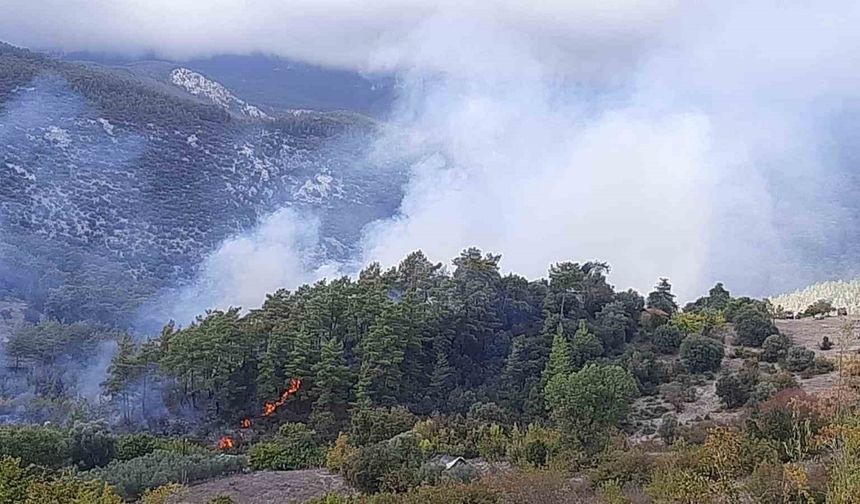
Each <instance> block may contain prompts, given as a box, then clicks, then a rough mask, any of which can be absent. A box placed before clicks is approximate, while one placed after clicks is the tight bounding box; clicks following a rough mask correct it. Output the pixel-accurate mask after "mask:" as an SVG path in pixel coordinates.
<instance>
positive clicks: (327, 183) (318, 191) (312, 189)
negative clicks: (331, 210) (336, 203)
mask: <svg viewBox="0 0 860 504" xmlns="http://www.w3.org/2000/svg"><path fill="white" fill-rule="evenodd" d="M295 196H296V198H297V199H299V200H302V201H306V202H308V203H321V202H323V201H324V200H327V199H329V198H340V197H342V196H343V188H342V187H341V185H340V182H339V181H338V180H337V179H336V178H334V177H332V176H331V175H329V174H327V173H317V174H316V175H314V177H313V178H311V179H309V180H307V181H305V183H304V184H302V186H301V187H300V188H299V189H298V190H297V191H296V192H295Z"/></svg>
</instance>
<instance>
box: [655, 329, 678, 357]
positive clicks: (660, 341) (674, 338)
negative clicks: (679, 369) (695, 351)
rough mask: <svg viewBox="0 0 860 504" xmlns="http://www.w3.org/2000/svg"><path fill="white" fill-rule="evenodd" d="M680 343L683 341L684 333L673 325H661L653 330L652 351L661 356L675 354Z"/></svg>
mask: <svg viewBox="0 0 860 504" xmlns="http://www.w3.org/2000/svg"><path fill="white" fill-rule="evenodd" d="M682 341H684V333H683V332H681V329H679V328H678V327H677V326H675V325H674V324H664V325H661V326H660V327H658V328H657V329H655V330H654V336H653V337H652V338H651V342H652V343H653V344H654V349H655V350H657V351H658V352H660V353H662V354H673V353H675V352H677V351H678V348H680V346H681V342H682Z"/></svg>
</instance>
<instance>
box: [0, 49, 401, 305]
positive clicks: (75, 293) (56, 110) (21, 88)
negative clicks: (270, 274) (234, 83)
mask: <svg viewBox="0 0 860 504" xmlns="http://www.w3.org/2000/svg"><path fill="white" fill-rule="evenodd" d="M177 75H178V76H181V77H188V79H179V80H180V81H181V83H186V84H187V83H188V82H192V83H193V84H194V85H196V86H201V85H202V86H206V89H208V90H209V91H210V92H214V91H218V92H220V93H222V94H221V95H220V96H222V97H232V98H230V99H228V101H227V102H226V103H211V96H209V95H205V96H197V97H194V96H192V95H189V94H186V93H185V92H182V91H179V88H176V89H175V90H169V89H167V86H166V85H164V84H163V83H157V82H155V81H150V80H147V79H145V78H140V77H138V76H135V75H132V74H130V73H128V72H122V71H116V70H113V69H108V68H99V67H96V66H93V65H79V64H72V63H67V62H61V61H58V60H54V59H51V58H48V57H45V56H43V55H39V54H35V53H32V52H29V51H26V50H22V49H17V48H14V47H11V46H8V45H0V181H2V183H0V237H2V240H0V241H2V243H0V279H2V282H3V283H4V284H5V288H6V290H8V291H10V292H14V293H16V294H19V295H23V296H25V297H26V298H27V299H29V300H31V301H32V302H35V303H36V304H37V305H38V306H40V308H43V309H44V310H45V311H46V312H47V313H49V314H52V315H56V316H63V317H67V318H77V317H94V318H99V319H109V320H111V321H117V320H119V319H121V318H122V317H123V314H124V313H127V312H128V310H129V309H130V308H131V307H133V306H136V305H137V304H139V303H140V302H141V300H142V299H145V298H146V297H147V296H149V295H151V293H153V292H154V291H155V290H157V289H159V288H161V287H164V286H166V285H170V284H172V283H175V282H177V281H180V280H182V279H185V278H188V277H189V276H190V275H192V274H193V272H194V269H195V266H196V265H197V264H198V263H199V261H200V260H201V258H202V257H204V256H205V255H206V254H207V253H208V252H209V251H211V250H212V249H213V247H214V246H215V245H217V243H219V242H220V241H221V240H223V239H224V238H225V237H226V236H228V235H230V234H232V233H235V232H237V231H241V230H244V229H248V228H249V227H251V226H253V225H254V223H255V222H256V221H257V220H258V219H259V218H260V217H261V216H263V215H266V214H267V213H269V212H272V211H273V210H275V209H277V208H280V207H283V206H292V207H294V208H296V209H297V210H300V211H307V212H312V213H314V214H315V215H317V216H318V217H319V219H320V225H321V232H322V234H323V236H324V237H325V238H327V240H326V242H327V243H329V244H330V245H331V246H329V247H327V249H326V250H322V251H321V252H320V254H321V255H326V256H328V255H334V256H341V257H342V256H344V255H346V254H348V253H349V251H350V248H351V247H352V246H353V245H354V244H355V242H356V240H357V239H358V237H359V233H360V229H361V227H362V226H363V225H364V224H365V223H366V222H368V221H370V220H372V219H375V218H379V217H381V216H385V215H389V214H390V213H391V212H393V211H394V209H395V208H396V206H397V204H398V202H399V198H400V189H399V187H400V183H401V181H402V174H400V172H399V171H397V170H393V171H392V170H391V169H383V168H380V167H378V166H373V165H370V164H368V163H367V162H366V161H365V159H366V150H367V148H368V145H369V143H370V142H371V141H372V138H373V135H374V128H375V126H374V124H373V122H372V121H370V120H367V119H364V118H362V117H361V116H357V115H354V114H347V113H315V112H304V113H301V114H286V115H283V116H271V117H270V116H269V115H268V114H265V113H263V112H262V111H260V110H259V109H257V108H256V107H253V105H251V104H248V103H247V102H245V101H244V100H242V99H240V98H238V97H236V96H235V95H234V94H232V93H231V92H230V91H229V90H227V89H226V88H224V87H223V86H220V84H218V85H216V84H217V83H213V82H211V81H205V82H204V81H202V80H200V79H199V78H197V77H195V76H194V75H193V72H191V73H188V72H182V71H180V72H179V73H178V74H177ZM198 75H199V74H198ZM200 77H202V76H200ZM189 79H190V80H189ZM183 89H185V91H189V89H190V90H191V91H193V90H195V89H198V88H197V87H194V86H191V87H190V88H189V87H187V86H185V85H183ZM225 93H226V94H225ZM198 94H199V93H198ZM225 99H227V98H225ZM225 104H226V105H227V106H226V107H225V106H224V105H225ZM237 107H238V108H237ZM252 107H253V108H252ZM253 110H256V111H258V112H260V113H259V114H258V113H256V112H250V113H249V112H248V111H253ZM4 272H5V274H4ZM118 284H122V285H124V286H126V285H127V286H128V287H127V289H128V290H131V291H132V292H108V293H104V290H108V291H110V290H112V288H111V287H110V286H116V285H118ZM123 289H126V287H123ZM105 298H108V299H105Z"/></svg>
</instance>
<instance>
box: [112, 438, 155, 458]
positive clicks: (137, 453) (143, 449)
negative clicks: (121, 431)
mask: <svg viewBox="0 0 860 504" xmlns="http://www.w3.org/2000/svg"><path fill="white" fill-rule="evenodd" d="M163 446H164V443H163V442H162V441H161V440H160V439H158V438H157V437H155V436H153V435H152V434H149V433H146V432H140V433H137V434H125V435H122V436H119V437H118V438H117V440H116V458H118V459H119V460H131V459H133V458H137V457H142V456H144V455H147V454H150V453H152V452H154V451H155V450H157V449H159V448H162V447H163Z"/></svg>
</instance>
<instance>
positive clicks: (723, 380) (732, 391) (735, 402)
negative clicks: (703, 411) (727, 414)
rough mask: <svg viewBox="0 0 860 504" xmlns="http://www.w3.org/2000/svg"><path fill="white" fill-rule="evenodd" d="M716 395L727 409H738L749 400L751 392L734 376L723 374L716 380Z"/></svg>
mask: <svg viewBox="0 0 860 504" xmlns="http://www.w3.org/2000/svg"><path fill="white" fill-rule="evenodd" d="M716 391H717V395H718V396H719V397H720V399H722V401H723V404H725V405H726V407H727V408H739V407H741V406H743V405H744V404H746V403H747V401H748V400H749V399H750V395H751V392H752V391H751V390H749V389H748V388H747V387H745V386H744V384H743V383H742V382H741V380H740V379H739V378H738V377H737V376H736V375H734V374H725V375H723V376H721V377H720V378H719V379H718V380H717V384H716Z"/></svg>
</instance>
